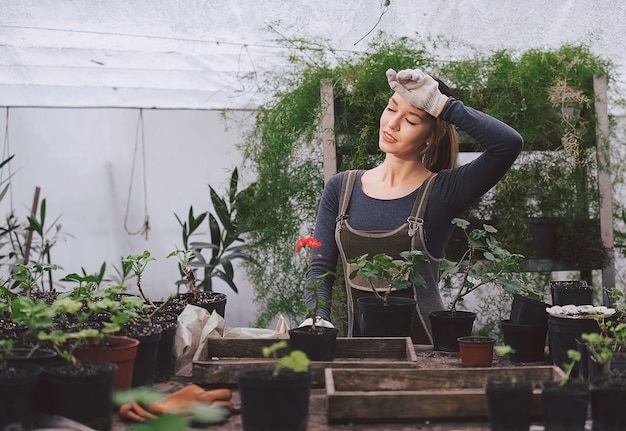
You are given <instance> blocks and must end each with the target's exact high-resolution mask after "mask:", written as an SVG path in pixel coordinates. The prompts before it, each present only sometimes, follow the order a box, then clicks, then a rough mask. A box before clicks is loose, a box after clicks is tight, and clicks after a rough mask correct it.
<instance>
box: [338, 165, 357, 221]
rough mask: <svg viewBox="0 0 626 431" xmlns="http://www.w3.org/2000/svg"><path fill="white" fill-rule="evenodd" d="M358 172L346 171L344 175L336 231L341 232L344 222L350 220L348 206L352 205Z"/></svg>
mask: <svg viewBox="0 0 626 431" xmlns="http://www.w3.org/2000/svg"><path fill="white" fill-rule="evenodd" d="M356 173H357V171H356V170H349V171H346V172H345V173H344V175H343V181H342V182H341V193H340V194H339V209H338V211H337V218H336V219H335V221H336V223H337V224H336V231H337V232H341V227H342V225H343V222H344V221H345V220H347V219H348V217H349V216H348V215H347V214H346V211H347V209H348V204H349V203H350V196H352V189H353V188H354V181H355V180H356Z"/></svg>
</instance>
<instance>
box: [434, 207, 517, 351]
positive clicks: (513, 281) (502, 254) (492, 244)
mask: <svg viewBox="0 0 626 431" xmlns="http://www.w3.org/2000/svg"><path fill="white" fill-rule="evenodd" d="M452 223H453V224H454V225H455V226H457V227H458V228H460V229H461V230H462V231H463V233H464V235H465V237H466V240H467V247H466V249H465V251H464V252H463V254H462V255H461V256H460V257H459V258H458V260H456V261H451V260H449V259H444V260H443V261H442V262H441V280H442V282H443V285H444V288H445V289H447V290H448V291H452V292H453V294H452V299H451V302H450V306H449V308H448V310H443V311H433V312H431V313H430V314H429V316H428V318H429V320H430V323H431V327H432V331H433V345H434V348H435V350H446V351H459V346H458V342H457V338H459V337H463V336H469V335H471V333H472V328H473V323H474V320H475V318H476V313H474V312H470V311H462V310H458V309H457V307H458V305H459V304H460V303H462V302H463V300H464V298H465V296H467V295H469V294H470V293H472V292H476V291H477V290H478V289H481V288H483V287H485V286H489V285H491V284H494V283H495V284H497V285H498V286H500V287H501V288H502V289H503V290H504V291H505V292H508V293H511V294H512V293H515V292H516V291H517V290H518V289H519V288H520V286H521V285H522V275H521V274H520V272H519V270H520V262H521V260H522V259H523V256H522V255H520V254H514V253H511V252H509V251H508V250H506V249H505V248H503V247H502V246H501V244H500V242H499V241H498V240H497V239H496V237H495V234H496V233H497V232H498V231H497V229H496V228H494V227H493V226H491V225H487V224H484V225H483V226H482V228H474V229H472V230H471V231H468V226H469V225H470V223H469V222H468V221H467V220H464V219H461V218H455V219H453V220H452ZM459 277H460V280H459ZM455 285H456V288H454V286H455Z"/></svg>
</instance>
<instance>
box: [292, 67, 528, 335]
mask: <svg viewBox="0 0 626 431" xmlns="http://www.w3.org/2000/svg"><path fill="white" fill-rule="evenodd" d="M387 80H388V82H389V85H390V87H391V89H392V90H394V93H393V95H392V96H391V98H390V99H389V103H388V104H387V107H386V108H385V110H384V111H383V113H382V115H381V117H380V131H379V138H378V145H379V148H380V150H381V151H383V152H384V153H385V159H384V161H383V162H382V163H381V164H380V165H378V166H376V167H375V168H373V169H370V170H366V171H362V170H361V171H355V172H354V174H350V175H348V174H347V173H346V172H342V173H339V174H337V175H335V176H334V177H332V178H331V179H330V180H329V181H328V183H327V185H326V187H325V189H324V193H323V195H322V199H321V202H320V206H319V210H318V215H317V220H316V226H315V233H314V237H315V238H316V239H317V240H318V241H320V242H321V243H322V247H321V248H317V249H315V254H316V256H318V258H316V259H313V260H312V264H311V268H310V272H309V282H311V280H314V279H316V278H319V277H321V276H322V274H326V273H328V272H329V271H330V272H333V271H335V269H336V265H337V259H338V258H339V256H341V259H342V263H343V269H344V273H345V274H346V286H347V293H348V336H353V335H359V334H360V331H359V326H358V319H355V316H356V315H357V313H356V311H357V308H356V299H357V298H358V297H361V296H367V295H372V293H371V291H369V287H367V286H364V285H360V284H359V283H358V281H357V282H355V281H354V280H350V279H349V277H348V275H349V274H350V272H351V271H350V269H349V267H348V263H347V262H348V261H349V260H350V259H352V258H354V257H357V256H359V255H362V254H364V253H368V254H369V255H370V256H373V255H375V254H377V253H387V254H389V255H391V256H393V257H398V255H399V253H400V252H401V251H404V250H409V249H417V250H422V251H423V252H424V253H425V255H426V257H427V258H428V260H429V263H428V264H427V265H423V266H422V267H420V268H418V271H419V272H420V273H421V274H422V276H423V277H424V279H425V280H426V286H425V287H422V286H419V287H416V286H414V288H413V289H407V290H404V291H396V292H394V294H395V295H399V296H409V297H413V298H414V299H416V300H417V317H418V318H417V319H415V325H414V326H415V327H414V330H413V332H412V335H411V336H412V338H413V342H414V343H416V344H432V336H431V330H430V322H429V320H428V314H429V313H430V312H431V311H438V310H442V309H443V308H444V307H443V301H442V299H441V295H440V293H439V287H438V283H439V265H440V262H441V260H442V258H443V257H444V253H445V249H446V246H447V244H448V241H449V240H450V237H451V235H452V232H453V229H454V226H453V225H452V223H451V220H452V219H453V218H454V217H460V216H461V215H462V214H463V212H464V211H465V210H466V209H467V208H468V207H469V206H470V205H471V204H472V203H473V202H474V201H475V200H476V199H478V198H479V197H480V196H482V195H483V194H484V193H486V192H487V191H488V190H489V189H490V188H492V187H493V186H494V185H495V184H496V183H497V182H498V181H499V180H500V179H501V178H502V177H503V176H504V174H505V173H506V171H507V170H508V169H509V168H510V167H511V165H512V164H513V162H514V161H515V159H516V158H517V156H518V155H519V153H520V151H521V150H522V145H523V140H522V137H521V136H520V135H519V134H518V133H517V132H516V131H515V130H513V129H512V128H511V127H509V126H507V125H506V124H504V123H502V122H500V121H498V120H496V119H495V118H493V117H490V116H489V115H487V114H484V113H481V112H479V111H476V110H474V109H472V108H469V107H466V106H465V105H464V104H463V103H462V102H461V101H459V100H455V99H454V98H453V97H452V96H451V93H450V90H449V89H448V88H447V87H446V86H445V84H443V83H441V82H438V81H436V80H435V79H434V78H432V77H431V76H428V75H426V74H424V73H423V72H422V71H420V70H418V69H414V70H410V69H408V70H402V71H400V72H398V73H397V74H396V72H395V71H394V70H392V69H389V70H388V71H387ZM456 128H459V129H461V130H463V131H465V132H466V133H468V134H469V135H470V136H471V137H472V138H474V139H475V140H476V141H477V142H478V143H480V144H481V145H482V146H483V147H484V149H485V151H484V152H483V153H482V154H481V155H480V156H479V157H478V158H477V159H475V160H473V161H472V162H470V163H468V164H465V165H463V166H460V167H456V159H457V156H458V141H457V136H456ZM353 175H354V176H355V178H354V183H353V185H351V182H349V181H346V182H347V184H344V178H345V179H346V180H347V179H348V178H349V177H351V176H353ZM342 185H343V190H342ZM420 191H421V192H420ZM342 197H343V199H342ZM420 203H421V205H420ZM333 282H334V278H333V277H326V278H325V280H324V283H323V284H322V286H321V287H320V288H319V290H318V294H319V295H320V296H321V297H323V298H325V299H330V297H331V294H332V284H333ZM411 290H412V291H411ZM328 303H329V304H330V301H328ZM305 304H306V306H307V307H309V308H312V307H313V298H312V294H311V292H310V291H307V293H306V294H305ZM318 317H319V319H318V321H319V320H320V319H321V321H320V323H321V324H322V325H328V326H331V324H330V323H329V322H328V320H330V306H327V307H326V308H324V309H321V310H319V311H318ZM303 324H304V323H303Z"/></svg>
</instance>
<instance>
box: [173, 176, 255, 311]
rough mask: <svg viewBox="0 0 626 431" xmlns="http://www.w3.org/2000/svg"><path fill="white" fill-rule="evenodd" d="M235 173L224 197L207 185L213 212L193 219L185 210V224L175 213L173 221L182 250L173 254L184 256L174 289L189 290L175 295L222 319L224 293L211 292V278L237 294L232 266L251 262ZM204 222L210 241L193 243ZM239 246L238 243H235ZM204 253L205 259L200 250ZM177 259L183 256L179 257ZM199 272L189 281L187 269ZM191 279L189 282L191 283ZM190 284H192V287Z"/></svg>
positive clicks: (241, 192)
mask: <svg viewBox="0 0 626 431" xmlns="http://www.w3.org/2000/svg"><path fill="white" fill-rule="evenodd" d="M238 182H239V173H238V171H237V169H236V168H235V169H233V172H232V174H231V177H230V185H229V189H228V194H227V197H225V198H222V197H220V196H219V194H218V193H217V191H216V190H215V189H214V188H213V187H211V186H209V190H210V196H211V204H212V206H213V209H214V211H215V213H212V212H210V211H207V212H203V213H201V214H200V215H198V216H197V217H196V216H194V212H193V206H191V207H189V213H188V219H187V221H182V220H181V219H180V217H178V215H177V214H174V216H175V217H176V220H178V223H179V224H180V226H181V227H182V245H183V247H182V250H184V252H180V251H178V250H177V251H175V252H173V253H174V254H175V255H178V254H179V253H186V254H185V256H184V259H181V261H180V263H181V266H180V268H179V269H180V273H181V276H182V277H181V279H180V280H178V281H177V282H176V284H177V286H181V285H186V286H187V287H188V288H189V291H188V292H186V293H179V296H180V297H181V299H182V300H184V301H187V302H189V303H192V304H194V305H197V306H199V307H203V308H206V309H207V310H208V311H209V313H210V312H212V311H213V310H216V311H217V312H218V313H219V314H220V315H221V316H222V317H224V315H225V307H226V300H227V297H226V294H224V293H217V292H213V278H217V279H220V280H222V281H224V282H225V283H226V284H227V285H228V286H229V287H230V288H231V289H232V290H233V291H234V292H235V293H237V292H238V290H237V285H236V284H235V280H234V277H235V272H234V267H233V263H234V262H235V261H238V260H241V261H243V262H248V263H254V259H253V258H252V257H251V255H250V254H249V253H248V252H247V250H246V248H247V246H246V244H245V240H244V238H243V235H244V234H245V233H247V232H248V231H249V226H246V225H245V224H243V223H242V222H241V218H242V217H241V215H240V213H239V209H240V208H241V206H242V205H244V204H245V198H246V196H247V194H248V188H246V189H243V190H239V191H238ZM205 219H207V220H208V224H209V233H210V242H206V241H193V242H191V241H190V239H191V236H192V235H193V234H194V233H195V232H196V230H197V229H198V228H199V227H200V225H201V224H202V222H203V221H204V220H205ZM238 243H242V244H238ZM205 250H206V251H207V252H208V256H205V255H204V254H203V251H205ZM179 257H183V256H180V255H179ZM191 268H197V269H202V277H196V274H195V272H194V273H193V279H191V278H190V276H189V275H190V273H189V271H190V269H191ZM191 280H193V281H191ZM190 283H193V288H192V286H191V284H190Z"/></svg>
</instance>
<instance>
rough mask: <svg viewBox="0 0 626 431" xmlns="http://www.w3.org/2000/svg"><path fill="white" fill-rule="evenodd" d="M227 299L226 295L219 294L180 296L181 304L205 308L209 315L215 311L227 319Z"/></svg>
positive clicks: (205, 293)
mask: <svg viewBox="0 0 626 431" xmlns="http://www.w3.org/2000/svg"><path fill="white" fill-rule="evenodd" d="M226 299H227V298H226V294H224V293H217V292H198V293H197V295H194V294H193V293H182V294H180V295H179V301H180V302H182V303H184V304H191V305H195V306H197V307H201V308H204V309H205V310H207V311H208V312H209V314H211V313H212V312H213V310H215V311H217V314H219V315H220V316H222V317H226V316H225V314H226Z"/></svg>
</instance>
